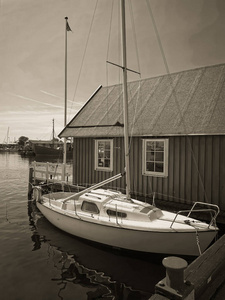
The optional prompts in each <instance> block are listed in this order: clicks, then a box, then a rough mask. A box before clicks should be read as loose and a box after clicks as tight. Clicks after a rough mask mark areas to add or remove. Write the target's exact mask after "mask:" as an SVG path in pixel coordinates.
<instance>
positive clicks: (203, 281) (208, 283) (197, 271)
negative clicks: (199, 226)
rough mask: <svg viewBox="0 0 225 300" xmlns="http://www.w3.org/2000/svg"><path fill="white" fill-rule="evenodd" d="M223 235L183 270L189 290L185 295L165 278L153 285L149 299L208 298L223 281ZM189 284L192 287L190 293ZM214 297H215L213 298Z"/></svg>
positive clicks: (224, 236)
mask: <svg viewBox="0 0 225 300" xmlns="http://www.w3.org/2000/svg"><path fill="white" fill-rule="evenodd" d="M224 268H225V235H223V236H222V237H221V238H220V239H219V240H218V241H216V242H215V243H214V244H213V245H212V246H211V247H210V248H208V249H207V250H206V251H205V252H204V253H203V254H202V255H201V256H199V257H198V258H196V259H195V260H194V261H193V262H192V263H191V264H190V265H188V266H187V268H186V269H185V270H184V283H185V284H186V286H187V289H189V290H190V295H189V296H187V293H186V295H184V294H185V291H184V292H183V295H182V293H178V292H177V291H176V290H173V289H171V287H170V286H167V285H166V284H165V282H166V278H164V279H163V280H162V281H161V282H159V283H158V284H157V285H156V287H155V292H156V293H155V295H153V296H152V297H151V298H150V299H149V300H168V299H188V300H189V299H190V300H192V299H197V300H206V299H207V300H209V299H212V297H213V296H214V295H215V294H216V292H217V290H218V289H219V288H220V287H221V285H223V284H224V283H225V272H224ZM190 286H192V287H193V291H192V293H191V289H190ZM213 299H216V298H213Z"/></svg>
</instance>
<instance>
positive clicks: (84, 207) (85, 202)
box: [81, 200, 100, 215]
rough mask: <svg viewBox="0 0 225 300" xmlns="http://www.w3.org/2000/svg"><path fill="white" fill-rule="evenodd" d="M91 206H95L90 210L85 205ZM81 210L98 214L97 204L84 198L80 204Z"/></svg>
mask: <svg viewBox="0 0 225 300" xmlns="http://www.w3.org/2000/svg"><path fill="white" fill-rule="evenodd" d="M88 205H89V207H90V206H92V207H95V208H96V210H91V209H88V208H87V207H88ZM81 211H83V212H85V213H90V214H95V215H99V212H100V211H99V208H98V205H97V204H96V203H94V202H91V201H86V200H84V201H83V202H82V205H81Z"/></svg>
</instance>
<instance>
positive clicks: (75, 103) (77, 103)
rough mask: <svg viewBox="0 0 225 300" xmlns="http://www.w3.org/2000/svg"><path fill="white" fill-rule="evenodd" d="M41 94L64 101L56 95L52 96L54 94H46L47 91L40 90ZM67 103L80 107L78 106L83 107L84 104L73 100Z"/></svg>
mask: <svg viewBox="0 0 225 300" xmlns="http://www.w3.org/2000/svg"><path fill="white" fill-rule="evenodd" d="M40 92H42V93H44V94H46V95H49V96H52V97H55V98H59V99H61V100H64V98H63V97H60V96H57V95H55V94H52V93H49V92H46V91H43V90H40ZM67 101H68V102H71V103H73V104H74V105H78V106H82V105H83V103H81V102H77V101H72V100H69V99H67Z"/></svg>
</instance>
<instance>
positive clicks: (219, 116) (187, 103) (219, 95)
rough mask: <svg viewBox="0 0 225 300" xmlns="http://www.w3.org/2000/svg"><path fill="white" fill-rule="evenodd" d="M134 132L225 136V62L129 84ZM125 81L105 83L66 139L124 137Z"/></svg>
mask: <svg viewBox="0 0 225 300" xmlns="http://www.w3.org/2000/svg"><path fill="white" fill-rule="evenodd" d="M128 101H129V133H130V134H132V135H133V136H151V135H154V136H160V135H161V136H162V135H184V134H185V135H186V134H225V64H222V65H216V66H210V67H203V68H199V69H194V70H188V71H183V72H179V73H174V74H170V75H163V76H159V77H155V78H149V79H143V80H140V81H135V82H130V83H128ZM122 103H123V102H122V86H121V84H118V85H114V86H109V87H103V88H101V89H99V90H98V92H97V93H96V94H94V95H93V97H92V98H91V99H90V100H89V101H88V103H86V105H85V106H84V107H83V108H82V109H81V110H80V111H79V113H77V115H76V116H75V117H74V118H73V119H72V121H71V122H70V123H69V124H68V125H67V126H66V128H64V130H63V131H62V132H61V133H60V136H61V137H64V136H67V137H69V136H71V137H90V136H94V137H101V136H109V137H114V136H122V135H123V127H122V126H121V124H123V104H122Z"/></svg>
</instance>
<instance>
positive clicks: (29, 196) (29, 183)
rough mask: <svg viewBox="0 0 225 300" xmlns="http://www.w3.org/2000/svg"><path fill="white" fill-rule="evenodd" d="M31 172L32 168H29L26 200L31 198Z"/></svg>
mask: <svg viewBox="0 0 225 300" xmlns="http://www.w3.org/2000/svg"><path fill="white" fill-rule="evenodd" d="M33 172H34V169H33V168H30V169H29V181H28V200H31V198H32V184H33Z"/></svg>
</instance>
